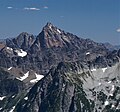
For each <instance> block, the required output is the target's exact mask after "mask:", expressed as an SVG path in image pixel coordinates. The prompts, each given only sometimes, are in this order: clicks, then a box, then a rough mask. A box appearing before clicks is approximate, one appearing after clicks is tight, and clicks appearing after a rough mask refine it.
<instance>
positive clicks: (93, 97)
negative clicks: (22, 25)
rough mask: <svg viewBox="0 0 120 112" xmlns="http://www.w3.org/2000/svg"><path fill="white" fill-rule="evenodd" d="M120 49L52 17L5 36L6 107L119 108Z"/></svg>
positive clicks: (1, 103) (1, 69) (32, 110)
mask: <svg viewBox="0 0 120 112" xmlns="http://www.w3.org/2000/svg"><path fill="white" fill-rule="evenodd" d="M119 60H120V50H119V49H118V47H117V49H116V47H114V46H112V45H110V44H103V43H97V42H94V41H93V40H90V39H83V38H80V37H77V36H76V35H73V34H72V33H68V32H65V31H63V30H61V29H59V28H57V27H56V26H54V25H52V24H51V23H47V24H46V25H45V26H44V27H43V29H42V31H41V32H40V33H39V34H38V35H37V36H34V35H32V34H28V33H26V32H23V33H21V34H20V35H18V36H17V37H16V38H9V39H5V40H4V41H1V42H0V88H1V89H0V112H119V111H120V61H119Z"/></svg>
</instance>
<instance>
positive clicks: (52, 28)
mask: <svg viewBox="0 0 120 112" xmlns="http://www.w3.org/2000/svg"><path fill="white" fill-rule="evenodd" d="M56 29H57V27H56V26H54V25H53V24H52V23H50V22H47V24H46V25H45V26H44V27H43V30H45V31H46V30H47V31H48V30H52V31H53V30H56Z"/></svg>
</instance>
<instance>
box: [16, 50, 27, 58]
mask: <svg viewBox="0 0 120 112" xmlns="http://www.w3.org/2000/svg"><path fill="white" fill-rule="evenodd" d="M15 52H16V53H17V55H18V56H20V57H25V56H26V55H27V52H25V51H23V50H22V49H20V50H15Z"/></svg>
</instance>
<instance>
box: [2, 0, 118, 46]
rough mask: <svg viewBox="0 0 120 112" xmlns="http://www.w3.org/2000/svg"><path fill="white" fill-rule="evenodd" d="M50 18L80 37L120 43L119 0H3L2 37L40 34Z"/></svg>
mask: <svg viewBox="0 0 120 112" xmlns="http://www.w3.org/2000/svg"><path fill="white" fill-rule="evenodd" d="M47 22H51V23H53V24H54V25H55V26H57V27H59V28H61V29H64V30H65V31H67V32H71V33H74V34H76V35H78V36H79V37H83V38H90V39H93V40H94V41H97V42H110V43H112V44H120V0H0V39H1V38H8V37H14V36H17V35H18V34H19V33H21V32H28V33H32V34H35V35H37V34H38V33H39V32H40V31H41V30H42V27H43V26H44V25H45V24H46V23H47Z"/></svg>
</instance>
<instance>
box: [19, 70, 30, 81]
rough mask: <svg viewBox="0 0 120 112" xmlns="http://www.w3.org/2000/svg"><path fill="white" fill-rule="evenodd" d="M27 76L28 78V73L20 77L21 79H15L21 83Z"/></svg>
mask: <svg viewBox="0 0 120 112" xmlns="http://www.w3.org/2000/svg"><path fill="white" fill-rule="evenodd" d="M28 76H29V71H28V72H27V73H26V74H24V76H22V77H20V78H18V77H17V79H18V80H20V81H23V80H25V79H26V78H27V77H28Z"/></svg>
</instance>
